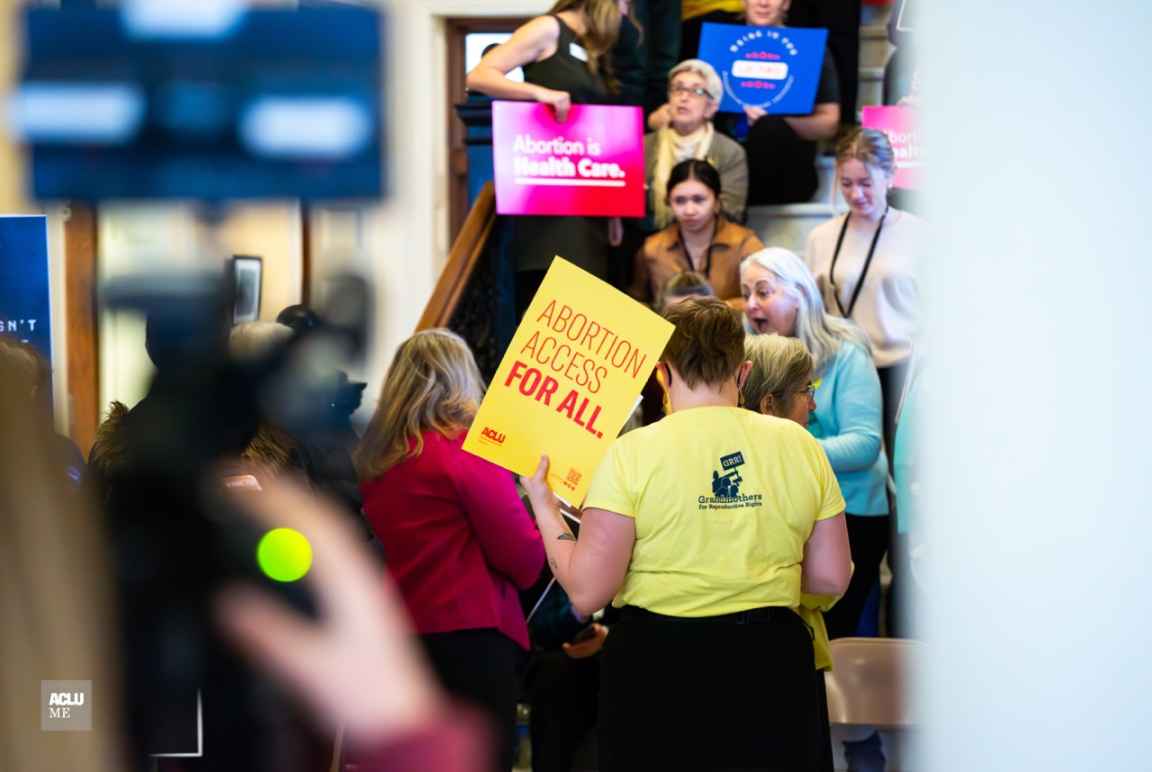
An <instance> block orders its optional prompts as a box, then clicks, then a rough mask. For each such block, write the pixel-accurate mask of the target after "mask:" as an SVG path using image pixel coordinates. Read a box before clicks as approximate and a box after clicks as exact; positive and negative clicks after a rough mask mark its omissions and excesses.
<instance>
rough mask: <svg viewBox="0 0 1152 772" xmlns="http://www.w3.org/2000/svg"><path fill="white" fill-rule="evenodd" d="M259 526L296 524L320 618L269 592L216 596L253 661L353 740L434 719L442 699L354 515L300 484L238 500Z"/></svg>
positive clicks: (381, 737)
mask: <svg viewBox="0 0 1152 772" xmlns="http://www.w3.org/2000/svg"><path fill="white" fill-rule="evenodd" d="M238 500H239V501H241V502H242V503H241V504H240V506H241V507H242V509H243V511H245V512H246V513H248V514H250V515H251V517H252V519H253V520H255V521H256V522H257V523H258V524H259V525H261V526H263V527H266V528H267V529H269V530H271V529H273V528H280V527H287V528H293V529H295V530H297V531H299V532H300V533H302V534H303V535H304V536H305V538H307V539H308V542H309V544H310V545H311V547H312V555H313V558H312V566H311V569H310V570H309V573H308V575H307V576H306V578H305V579H304V580H303V581H307V582H308V586H309V588H310V589H311V590H312V592H313V593H314V594H315V597H316V601H317V606H318V609H319V619H317V620H311V619H308V618H306V617H304V616H302V615H301V614H298V613H296V612H294V611H292V610H290V609H289V608H288V607H287V606H286V605H285V604H284V603H282V602H280V601H278V600H276V599H274V598H273V597H271V595H270V594H269V593H266V592H263V591H261V590H257V589H256V588H253V587H233V588H229V589H227V590H225V591H224V592H223V593H222V594H221V596H220V597H219V598H218V599H217V607H216V611H217V617H218V620H219V622H220V625H221V626H222V627H223V629H224V631H225V632H226V633H227V634H228V635H229V637H231V638H232V639H233V640H234V641H235V642H236V644H237V645H238V646H239V648H240V649H242V650H243V651H244V652H246V653H247V654H248V656H249V657H250V658H251V659H252V660H253V662H254V663H255V664H256V666H257V667H259V668H261V669H264V670H267V671H269V672H270V673H271V674H272V675H274V676H276V677H277V678H278V679H279V680H281V681H282V682H283V683H284V684H285V685H286V686H287V687H288V689H289V690H290V691H292V692H294V693H295V694H297V695H298V696H299V697H300V699H301V700H302V701H303V702H305V703H306V704H307V705H309V706H310V707H311V708H312V709H313V710H314V711H315V713H316V714H317V715H318V717H319V719H320V720H321V722H322V723H324V724H327V725H329V726H330V727H332V728H338V727H341V726H342V727H344V730H345V733H346V735H347V737H348V738H349V740H350V741H352V742H363V743H376V742H381V741H385V740H387V739H389V738H391V737H393V736H396V735H398V734H401V733H403V732H405V731H409V730H415V729H418V728H419V727H421V726H422V725H424V724H425V723H426V722H427V721H428V720H429V719H431V718H432V717H434V715H435V714H436V712H437V711H438V709H439V705H440V701H441V696H440V694H439V692H438V690H437V689H436V687H435V686H434V685H433V681H432V678H431V675H430V673H429V671H428V669H427V666H426V665H425V663H424V661H423V660H422V659H421V656H420V654H419V652H418V651H417V649H416V647H415V644H414V642H413V635H412V631H411V629H410V627H409V623H408V619H407V616H406V613H405V611H404V609H403V607H402V605H401V602H400V598H399V596H398V594H397V592H396V589H395V587H394V586H393V584H392V583H391V581H390V580H389V579H388V577H387V575H386V574H384V573H383V572H381V571H380V570H378V568H377V566H376V565H375V562H374V561H373V558H372V556H371V555H370V553H369V552H368V550H367V548H366V547H365V546H364V543H363V541H361V540H360V539H359V538H358V536H357V534H355V533H354V532H353V529H352V527H351V524H350V523H349V522H347V517H346V516H342V515H341V514H340V513H339V512H337V511H335V510H334V509H333V507H332V506H331V505H330V504H328V503H327V502H324V501H321V500H320V499H318V498H317V497H315V496H313V495H311V494H310V493H308V492H307V491H305V490H304V489H303V488H301V487H299V486H298V485H296V484H293V483H288V482H284V481H277V482H275V483H273V484H269V485H267V486H265V488H264V490H263V491H262V492H260V493H256V494H255V495H253V494H252V493H245V494H242V498H240V497H238Z"/></svg>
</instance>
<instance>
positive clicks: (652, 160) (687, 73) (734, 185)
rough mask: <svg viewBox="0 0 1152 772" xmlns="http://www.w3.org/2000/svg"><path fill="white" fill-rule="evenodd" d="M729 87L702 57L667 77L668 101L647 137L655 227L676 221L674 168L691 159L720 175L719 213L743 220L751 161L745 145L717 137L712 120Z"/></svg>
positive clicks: (651, 121)
mask: <svg viewBox="0 0 1152 772" xmlns="http://www.w3.org/2000/svg"><path fill="white" fill-rule="evenodd" d="M723 96H724V86H723V85H722V84H721V82H720V76H719V75H717V74H716V70H715V69H714V68H713V67H712V65H710V64H708V62H705V61H704V60H702V59H688V60H687V61H683V62H680V63H679V64H677V65H676V66H675V67H673V68H672V69H671V70H670V71H669V73H668V101H667V102H666V103H665V104H664V105H662V106H661V107H660V108H659V109H658V110H656V111H655V112H653V113H652V115H650V116H649V118H648V127H649V128H651V129H652V132H651V133H649V134H647V135H645V137H644V169H645V172H646V175H647V180H646V183H647V186H648V203H649V213H650V215H651V218H652V222H651V229H652V230H658V229H660V228H664V227H667V226H668V224H669V223H671V222H672V220H673V214H672V210H671V208H670V207H669V206H668V202H667V199H666V196H665V193H666V191H667V189H668V175H669V174H670V173H671V171H672V167H673V166H675V165H676V164H678V163H680V162H681V161H684V160H687V159H689V158H697V159H700V160H704V161H708V163H710V164H712V165H713V166H714V167H716V171H718V172H719V173H720V189H721V194H720V209H721V211H723V212H724V215H725V216H726V217H727V218H728V219H730V220H733V221H735V222H744V210H745V208H746V206H747V200H748V160H747V158H746V157H745V154H744V148H742V147H740V143H738V142H736V141H734V140H732V139H730V138H729V137H726V136H724V135H723V134H718V133H717V132H716V130H715V128H714V127H713V125H712V116H714V115H715V114H716V109H717V108H718V107H719V106H720V100H721V98H723Z"/></svg>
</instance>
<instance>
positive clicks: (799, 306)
mask: <svg viewBox="0 0 1152 772" xmlns="http://www.w3.org/2000/svg"><path fill="white" fill-rule="evenodd" d="M740 289H741V291H742V292H743V294H744V300H745V306H744V317H745V325H746V327H747V329H748V330H749V332H751V333H752V334H757V335H758V334H771V333H775V334H777V335H784V336H787V337H790V338H798V339H799V340H800V342H802V343H803V344H804V345H805V347H806V348H807V349H808V351H809V352H811V354H812V360H813V362H812V364H813V373H814V375H815V380H814V381H813V386H814V387H815V388H814V389H813V396H814V397H815V400H816V407H815V408H814V409H813V410H812V411H811V415H810V417H809V419H808V431H810V432H811V433H812V434H813V436H815V437H816V438H817V439H818V440H819V441H820V444H821V445H822V446H823V447H824V451H825V453H827V454H828V460H829V462H831V464H832V470H833V471H834V472H835V473H836V479H837V481H838V482H839V483H840V489H841V491H843V493H844V500H845V501H846V502H847V505H848V506H847V509H846V512H847V521H848V539H849V542H850V544H851V548H852V561H853V562H854V563H855V572H854V573H853V574H852V581H851V582H850V583H849V585H848V589H847V591H846V592H845V593H844V597H843V598H841V600H840V602H839V603H838V604H836V606H835V608H833V609H832V610H831V611H830V612H829V613H828V614H827V615H826V616H825V619H826V621H827V623H828V634H829V635H830V636H831V637H832V638H842V637H845V636H850V635H854V634H855V633H856V629H857V626H858V623H859V621H860V614H861V612H862V611H863V609H864V606H865V603H866V602H867V600H868V594H869V593H870V592H871V591H872V588H873V586H874V585H875V584H876V582H877V580H878V579H879V575H880V562H881V560H883V558H884V554H885V553H886V552H887V550H888V543H889V535H888V523H889V518H888V514H889V513H888V495H887V481H888V458H887V456H886V455H885V453H884V446H883V440H882V428H881V427H882V424H881V417H882V412H881V405H882V402H881V398H880V378H879V376H877V374H876V366H875V365H874V364H873V363H872V353H871V346H870V344H869V341H868V336H867V335H866V334H865V333H864V331H863V330H861V329H860V328H859V327H857V326H856V325H855V324H854V323H853V322H851V321H848V320H846V319H841V318H839V317H836V316H832V315H831V314H829V313H826V312H825V310H824V302H823V300H822V299H821V296H820V291H819V290H818V289H817V287H816V281H815V279H813V278H812V274H811V273H810V272H809V271H808V268H807V267H806V266H805V265H804V262H803V261H802V260H801V259H800V258H799V257H797V256H796V254H795V253H793V252H789V251H788V250H787V249H780V248H778V247H771V248H769V249H763V250H761V251H759V252H756V253H755V254H753V255H750V256H749V257H748V258H747V259H745V260H744V262H743V263H742V264H741V265H740Z"/></svg>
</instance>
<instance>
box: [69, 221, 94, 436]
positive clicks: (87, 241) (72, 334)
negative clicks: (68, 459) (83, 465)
mask: <svg viewBox="0 0 1152 772" xmlns="http://www.w3.org/2000/svg"><path fill="white" fill-rule="evenodd" d="M96 250H97V243H96V210H95V209H94V208H93V207H92V206H89V205H86V204H80V203H73V204H72V205H71V207H70V212H69V214H68V215H67V218H66V219H65V221H64V266H65V267H64V314H65V327H66V330H67V331H66V337H65V340H67V341H68V357H67V358H68V399H69V403H70V404H69V411H68V415H69V427H68V428H69V434H70V435H71V437H72V441H73V442H75V443H76V445H77V446H79V447H80V449H81V450H82V451H83V452H84V455H85V457H87V455H88V450H89V448H91V447H92V442H93V440H94V439H95V438H96V428H97V427H98V426H99V425H100V348H99V346H100V340H99V327H98V323H97V315H96V284H97V281H98V278H97V271H96V253H97V252H96Z"/></svg>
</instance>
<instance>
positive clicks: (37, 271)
mask: <svg viewBox="0 0 1152 772" xmlns="http://www.w3.org/2000/svg"><path fill="white" fill-rule="evenodd" d="M51 318H52V315H51V288H50V286H49V283H48V218H47V217H45V216H43V215H27V216H25V215H20V216H0V333H3V334H5V335H11V336H12V337H14V338H19V339H20V340H22V341H24V342H26V343H31V344H32V345H33V346H35V347H36V348H37V349H38V350H39V351H40V353H41V354H43V355H44V358H45V359H47V360H48V361H49V362H51V361H52V325H51Z"/></svg>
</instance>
